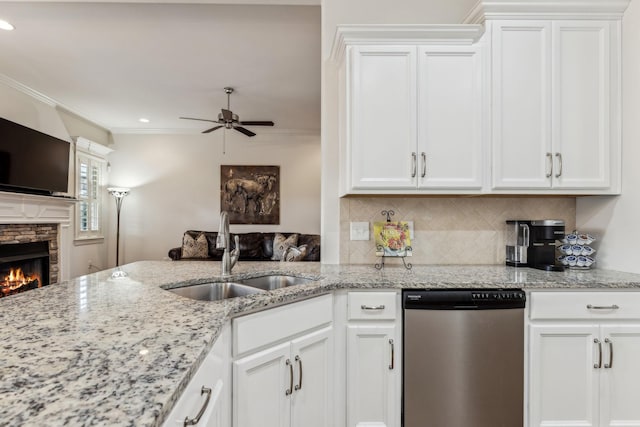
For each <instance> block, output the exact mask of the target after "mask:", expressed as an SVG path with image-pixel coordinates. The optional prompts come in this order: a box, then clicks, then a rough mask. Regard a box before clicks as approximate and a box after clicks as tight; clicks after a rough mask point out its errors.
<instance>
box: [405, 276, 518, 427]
mask: <svg viewBox="0 0 640 427" xmlns="http://www.w3.org/2000/svg"><path fill="white" fill-rule="evenodd" d="M402 300H403V304H402V305H403V318H404V339H403V342H404V352H403V355H404V363H403V393H402V400H403V403H402V407H403V412H402V419H403V426H404V427H522V425H523V407H524V306H525V293H524V292H523V291H522V290H520V289H515V290H514V289H509V290H505V289H447V290H439V289H438V290H426V289H419V290H404V291H403V292H402Z"/></svg>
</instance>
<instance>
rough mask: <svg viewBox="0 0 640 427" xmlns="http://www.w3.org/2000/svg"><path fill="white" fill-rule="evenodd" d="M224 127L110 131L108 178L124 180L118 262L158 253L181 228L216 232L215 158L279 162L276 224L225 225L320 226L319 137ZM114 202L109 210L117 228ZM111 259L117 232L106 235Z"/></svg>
mask: <svg viewBox="0 0 640 427" xmlns="http://www.w3.org/2000/svg"><path fill="white" fill-rule="evenodd" d="M226 132H227V133H226V154H223V153H222V136H223V132H222V129H221V130H219V131H216V132H213V133H211V134H207V135H202V134H191V135H140V134H138V135H131V134H128V135H124V134H122V135H114V137H113V139H114V145H113V146H112V147H111V148H113V149H114V150H115V151H114V152H113V153H111V155H110V156H109V162H110V164H111V171H110V173H109V176H110V182H109V184H110V185H114V186H123V187H130V188H131V193H130V195H128V196H127V197H126V198H125V199H124V201H123V205H122V211H121V220H120V221H121V222H120V227H121V228H120V240H121V248H120V259H121V264H125V263H129V262H134V261H138V260H153V259H163V258H165V257H166V256H167V252H168V251H169V249H171V248H174V247H178V246H180V244H181V241H182V235H183V233H184V232H185V231H186V230H207V231H217V230H218V225H219V217H220V215H219V213H220V165H223V164H224V165H275V166H280V180H281V182H280V197H281V202H280V203H281V208H280V225H231V232H232V233H233V232H248V231H285V232H300V233H311V234H319V233H320V139H319V136H295V135H277V134H272V133H269V132H268V130H266V131H265V132H263V134H260V133H259V134H258V135H257V136H255V137H253V138H248V137H246V136H244V135H242V134H240V133H239V132H235V131H226ZM114 205H115V203H114V202H113V201H111V203H110V206H112V211H111V214H110V215H109V217H110V222H111V224H110V229H111V230H112V231H111V233H112V234H113V235H115V217H116V213H115V207H114ZM109 265H110V266H113V265H115V239H114V238H113V236H111V237H110V239H109Z"/></svg>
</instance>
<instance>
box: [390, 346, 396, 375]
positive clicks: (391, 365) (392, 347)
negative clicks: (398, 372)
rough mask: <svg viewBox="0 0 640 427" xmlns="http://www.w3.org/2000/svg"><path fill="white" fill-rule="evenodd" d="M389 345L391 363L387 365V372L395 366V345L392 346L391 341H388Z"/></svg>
mask: <svg viewBox="0 0 640 427" xmlns="http://www.w3.org/2000/svg"><path fill="white" fill-rule="evenodd" d="M389 345H390V346H391V363H390V364H389V370H393V367H394V366H395V360H396V356H395V345H394V344H393V340H392V339H390V340H389Z"/></svg>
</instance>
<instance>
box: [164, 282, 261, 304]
mask: <svg viewBox="0 0 640 427" xmlns="http://www.w3.org/2000/svg"><path fill="white" fill-rule="evenodd" d="M167 290H168V291H171V292H173V293H175V294H178V295H181V296H183V297H187V298H191V299H196V300H200V301H220V300H224V299H229V298H236V297H244V296H247V295H251V294H257V293H261V292H264V291H262V290H261V289H258V288H256V287H250V286H244V285H242V284H238V283H202V284H200V285H190V286H183V287H180V288H172V289H167Z"/></svg>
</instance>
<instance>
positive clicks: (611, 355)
mask: <svg viewBox="0 0 640 427" xmlns="http://www.w3.org/2000/svg"><path fill="white" fill-rule="evenodd" d="M604 342H606V343H607V344H609V363H605V364H604V367H605V368H606V369H611V368H613V341H611V340H610V339H609V338H605V339H604Z"/></svg>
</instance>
